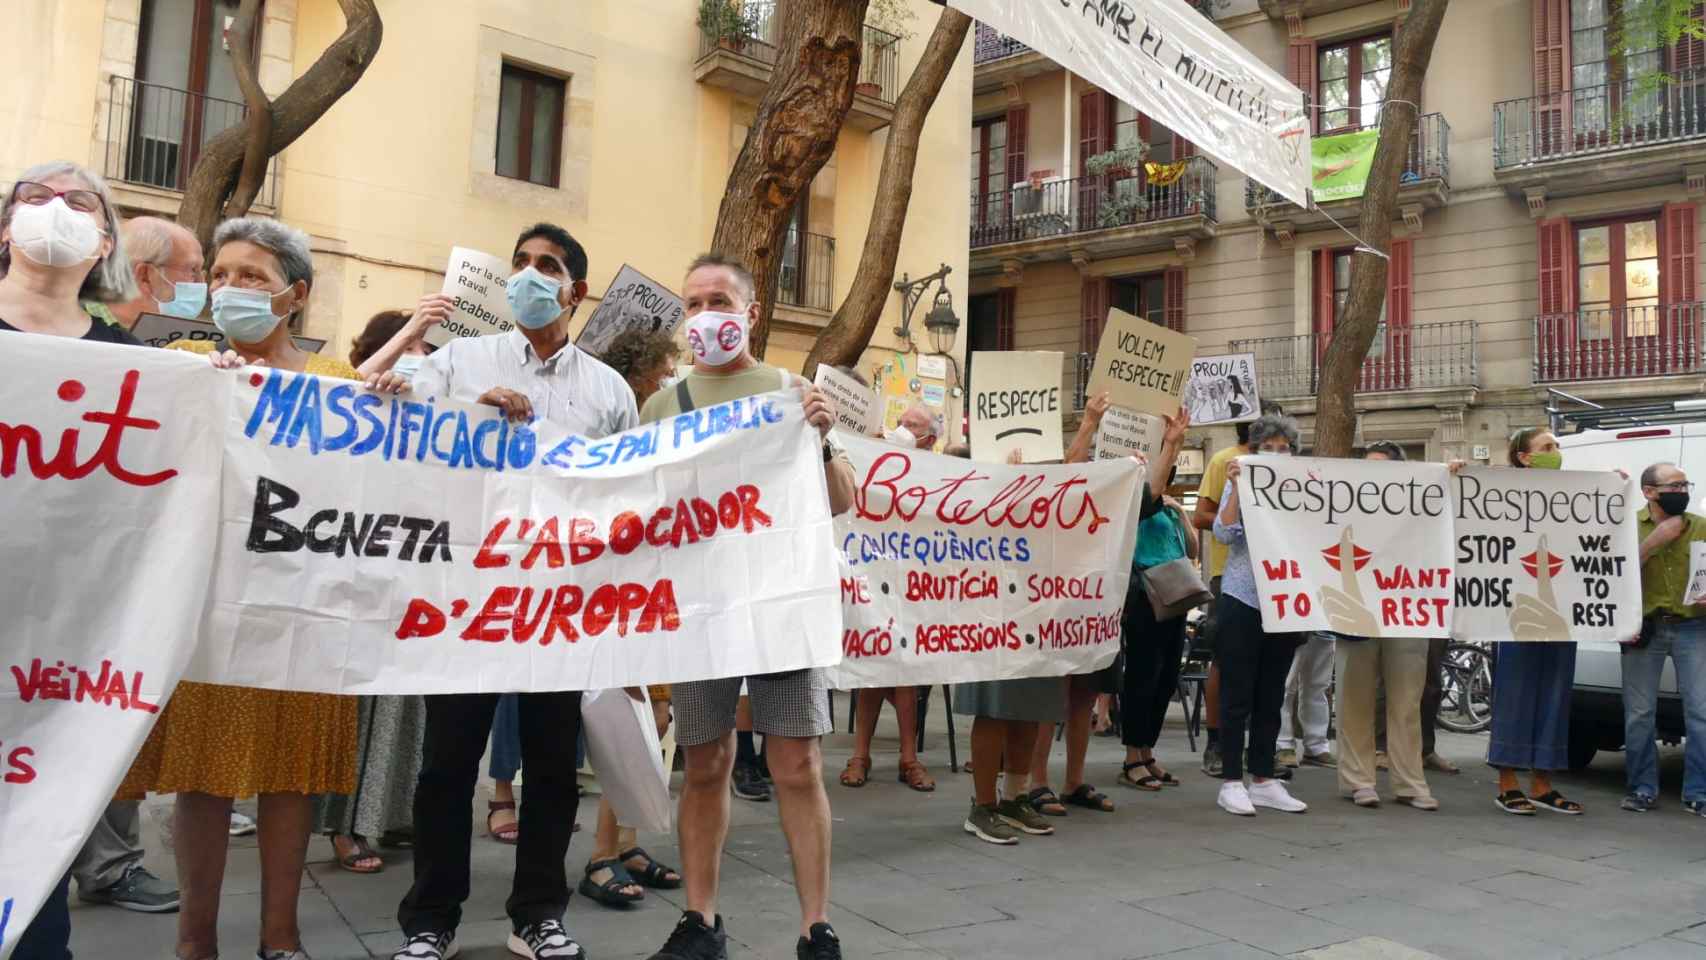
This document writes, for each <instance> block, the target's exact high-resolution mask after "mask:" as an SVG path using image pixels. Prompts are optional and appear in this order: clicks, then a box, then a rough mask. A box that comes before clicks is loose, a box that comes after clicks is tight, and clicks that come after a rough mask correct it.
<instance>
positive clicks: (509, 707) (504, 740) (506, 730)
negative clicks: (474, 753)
mask: <svg viewBox="0 0 1706 960" xmlns="http://www.w3.org/2000/svg"><path fill="white" fill-rule="evenodd" d="M520 769H521V712H520V709H519V707H518V706H517V704H516V699H515V694H513V693H506V694H504V695H503V696H501V697H499V698H498V710H497V713H496V714H495V715H493V717H492V762H491V766H490V767H489V768H488V770H487V772H488V773H490V774H491V776H492V779H493V780H497V781H499V782H501V783H509V782H510V781H512V780H514V779H515V774H516V771H518V770H520Z"/></svg>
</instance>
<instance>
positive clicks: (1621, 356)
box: [1534, 303, 1706, 383]
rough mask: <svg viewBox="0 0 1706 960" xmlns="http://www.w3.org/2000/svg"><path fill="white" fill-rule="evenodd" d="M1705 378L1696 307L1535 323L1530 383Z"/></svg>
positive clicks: (1703, 318) (1705, 314) (1705, 326)
mask: <svg viewBox="0 0 1706 960" xmlns="http://www.w3.org/2000/svg"><path fill="white" fill-rule="evenodd" d="M1679 373H1706V309H1703V307H1702V304H1699V303H1679V304H1673V305H1669V306H1659V307H1626V308H1624V309H1621V310H1607V309H1600V310H1576V311H1573V312H1570V313H1556V314H1543V315H1541V316H1538V317H1535V318H1534V382H1535V383H1560V382H1564V381H1570V380H1615V379H1622V378H1625V377H1658V376H1666V375H1669V374H1679Z"/></svg>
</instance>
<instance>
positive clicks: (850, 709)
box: [830, 683, 960, 773]
mask: <svg viewBox="0 0 1706 960" xmlns="http://www.w3.org/2000/svg"><path fill="white" fill-rule="evenodd" d="M914 689H916V690H917V691H918V743H917V745H916V747H915V748H914V749H916V750H918V751H919V752H923V750H924V727H925V725H926V722H927V721H928V719H929V716H930V688H929V686H920V687H915V688H914ZM830 703H831V705H833V704H834V700H833V698H832V699H831V701H830ZM858 711H859V691H857V690H849V691H847V732H848V733H856V732H857V731H858V727H857V726H855V723H854V721H855V720H856V718H857V715H858ZM942 714H943V716H944V717H945V718H946V719H947V721H948V769H949V770H950V771H952V772H954V773H959V772H960V745H959V741H958V740H957V739H955V737H954V692H953V690H951V689H950V688H949V685H948V684H945V683H944V684H942Z"/></svg>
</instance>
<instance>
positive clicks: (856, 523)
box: [831, 361, 1144, 689]
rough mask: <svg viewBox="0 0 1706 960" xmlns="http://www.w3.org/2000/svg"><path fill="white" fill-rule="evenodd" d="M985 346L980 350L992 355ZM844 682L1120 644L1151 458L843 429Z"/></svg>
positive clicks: (1054, 661) (996, 665)
mask: <svg viewBox="0 0 1706 960" xmlns="http://www.w3.org/2000/svg"><path fill="white" fill-rule="evenodd" d="M980 362H981V361H980ZM842 442H843V443H844V444H845V445H846V447H847V452H848V455H849V456H850V457H851V458H852V461H853V470H854V476H855V494H854V498H855V499H854V509H853V510H851V511H849V512H848V513H847V514H845V515H843V516H842V517H839V518H837V521H836V537H837V543H838V545H839V546H840V548H841V555H842V561H843V563H844V567H843V570H844V572H843V573H842V578H841V601H842V608H843V614H842V616H843V633H842V639H841V654H842V661H841V665H840V666H839V667H837V668H836V669H835V670H833V671H831V678H832V684H833V685H834V686H836V687H838V688H843V689H845V688H851V687H884V686H895V685H897V684H898V685H903V686H905V685H913V684H933V683H954V682H959V681H970V680H1004V679H1010V678H1014V677H1050V676H1063V675H1065V674H1071V673H1083V672H1085V671H1087V670H1095V669H1099V668H1101V667H1104V666H1107V665H1108V664H1109V663H1110V662H1112V660H1113V658H1114V656H1115V655H1116V654H1117V653H1118V652H1119V649H1120V614H1121V612H1122V610H1123V609H1124V606H1125V595H1126V585H1127V582H1128V579H1129V577H1130V573H1131V557H1132V551H1133V548H1134V547H1135V546H1136V537H1137V508H1138V499H1137V498H1138V495H1139V489H1140V487H1141V486H1142V484H1143V482H1144V481H1143V476H1144V475H1143V468H1142V467H1140V466H1139V465H1138V464H1137V463H1136V462H1135V461H1133V460H1129V459H1127V460H1120V461H1114V462H1106V463H1087V464H1086V463H1079V464H1061V465H1049V466H1007V465H1005V464H996V463H974V462H971V461H968V460H963V459H960V458H957V457H945V456H941V455H938V454H933V453H927V452H923V451H919V450H908V449H903V448H899V447H896V446H894V445H892V444H887V443H884V442H882V441H880V440H871V439H866V438H862V437H844V438H843V440H842Z"/></svg>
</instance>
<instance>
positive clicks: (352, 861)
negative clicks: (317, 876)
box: [331, 833, 385, 874]
mask: <svg viewBox="0 0 1706 960" xmlns="http://www.w3.org/2000/svg"><path fill="white" fill-rule="evenodd" d="M331 841H332V855H333V856H334V857H337V859H338V866H340V867H342V868H344V869H345V870H348V871H349V872H350V873H369V874H371V873H379V872H380V871H382V870H384V869H385V860H384V859H383V858H382V857H380V856H379V854H377V853H374V852H373V848H372V847H370V846H368V845H367V840H366V838H364V837H356V836H350V835H348V834H338V833H334V834H332V836H331ZM364 864H365V866H364Z"/></svg>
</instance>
